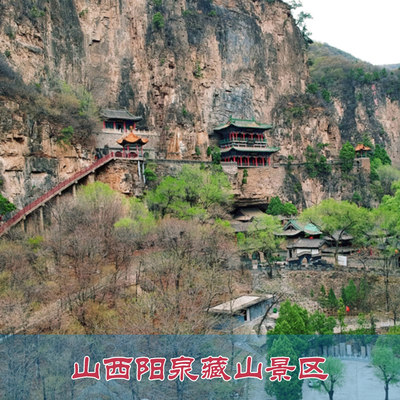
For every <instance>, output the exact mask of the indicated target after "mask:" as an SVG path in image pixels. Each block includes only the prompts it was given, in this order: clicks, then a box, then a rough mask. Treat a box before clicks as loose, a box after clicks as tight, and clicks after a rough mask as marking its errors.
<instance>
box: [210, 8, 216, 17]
mask: <svg viewBox="0 0 400 400" xmlns="http://www.w3.org/2000/svg"><path fill="white" fill-rule="evenodd" d="M208 16H209V17H216V16H217V12H216V11H215V10H211V11H210V12H209V13H208Z"/></svg>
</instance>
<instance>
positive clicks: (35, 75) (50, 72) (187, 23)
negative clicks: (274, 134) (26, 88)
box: [0, 0, 308, 158]
mask: <svg viewBox="0 0 400 400" xmlns="http://www.w3.org/2000/svg"><path fill="white" fill-rule="evenodd" d="M2 7H3V9H2V13H3V16H4V18H2V19H1V28H2V29H1V30H0V51H1V52H5V51H8V54H9V61H10V62H11V63H12V64H13V65H14V66H15V67H16V68H17V69H18V70H19V71H20V72H21V73H22V75H23V77H24V80H25V81H26V82H36V83H40V84H42V85H44V86H45V85H47V84H49V82H50V81H51V80H52V79H61V80H66V81H68V82H69V83H71V84H83V85H85V86H86V87H88V88H89V89H90V90H91V92H92V93H93V95H94V96H95V99H96V100H97V102H98V103H99V105H100V106H120V107H127V108H129V109H130V110H132V111H133V112H135V113H138V114H142V115H143V116H144V117H145V118H144V121H143V123H142V124H143V125H145V126H146V128H148V129H158V130H159V131H160V132H161V135H162V136H163V141H162V143H163V150H164V151H165V152H167V153H168V154H170V155H171V156H175V157H177V158H184V157H189V156H191V154H192V153H193V150H194V148H195V146H196V145H197V144H200V145H204V143H205V142H207V138H206V140H204V139H203V136H204V135H201V132H209V131H210V130H211V129H212V127H213V126H214V125H216V124H219V123H222V122H224V121H225V120H226V119H227V118H228V117H229V116H230V115H233V116H236V117H243V118H253V117H255V118H256V119H257V120H261V121H265V122H269V121H270V120H271V111H272V109H273V108H274V107H275V105H276V102H277V100H278V99H279V97H280V96H281V95H283V94H285V95H287V94H294V93H298V92H303V91H304V90H305V84H306V80H307V77H308V72H307V68H306V64H305V61H306V60H305V52H304V41H303V38H302V37H301V34H300V32H299V30H298V28H297V27H296V25H295V23H294V20H293V18H292V16H291V14H290V10H289V7H288V6H287V5H286V4H285V3H283V2H281V1H276V2H273V3H268V2H265V1H261V0H256V1H244V0H243V1H242V0H229V1H227V0H215V1H213V2H210V1H209V0H197V1H194V0H163V2H162V5H161V6H157V5H155V2H151V1H148V0H121V1H118V2H117V1H111V0H106V1H102V2H88V1H86V0H68V1H52V2H50V3H47V2H44V1H39V2H38V3H37V6H35V8H33V6H30V5H28V4H23V5H16V4H14V2H11V1H5V2H4V5H3V6H2ZM157 12H160V13H161V14H162V15H163V18H164V26H163V27H161V28H157V26H156V25H155V24H154V23H153V17H154V15H155V14H156V13H157ZM205 144H207V143H205Z"/></svg>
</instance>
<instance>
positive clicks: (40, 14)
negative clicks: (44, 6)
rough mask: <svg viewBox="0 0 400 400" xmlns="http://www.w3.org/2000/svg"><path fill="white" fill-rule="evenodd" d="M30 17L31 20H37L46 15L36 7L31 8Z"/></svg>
mask: <svg viewBox="0 0 400 400" xmlns="http://www.w3.org/2000/svg"><path fill="white" fill-rule="evenodd" d="M30 15H31V17H32V18H33V19H36V18H39V17H44V16H45V15H46V13H45V12H44V11H43V10H39V9H38V8H37V7H36V6H33V7H32V8H31V13H30Z"/></svg>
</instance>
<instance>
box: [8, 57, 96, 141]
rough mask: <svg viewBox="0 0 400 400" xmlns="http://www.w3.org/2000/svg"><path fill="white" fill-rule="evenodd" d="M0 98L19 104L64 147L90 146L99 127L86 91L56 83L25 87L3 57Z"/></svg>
mask: <svg viewBox="0 0 400 400" xmlns="http://www.w3.org/2000/svg"><path fill="white" fill-rule="evenodd" d="M0 96H1V97H5V98H6V99H8V100H15V101H17V102H18V103H19V104H20V107H21V109H22V110H23V111H25V112H26V113H27V115H28V116H29V118H30V119H31V120H32V122H33V124H36V125H43V126H45V127H46V128H47V129H48V130H49V133H50V134H49V136H50V137H54V138H55V139H56V140H57V141H62V142H64V143H68V144H82V145H88V144H89V143H90V141H91V138H92V136H93V134H94V133H95V131H96V128H97V125H98V123H99V118H98V109H97V106H96V105H95V102H94V100H93V98H92V96H91V94H90V93H89V92H88V91H87V90H86V89H84V88H83V87H77V88H72V87H71V86H69V85H68V84H66V83H65V82H62V81H60V80H57V79H53V80H52V81H51V83H50V85H49V86H48V87H42V86H41V85H40V84H29V85H28V84H25V83H24V81H23V80H22V77H21V76H20V75H19V74H18V73H16V72H15V71H14V70H13V69H12V67H11V66H10V64H9V63H8V61H7V59H6V57H5V56H4V55H3V54H0ZM0 139H1V138H0Z"/></svg>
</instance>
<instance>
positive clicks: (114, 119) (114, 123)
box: [101, 109, 142, 133]
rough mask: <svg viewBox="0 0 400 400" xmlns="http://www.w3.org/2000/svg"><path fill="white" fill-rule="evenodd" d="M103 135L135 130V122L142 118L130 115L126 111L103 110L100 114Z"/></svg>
mask: <svg viewBox="0 0 400 400" xmlns="http://www.w3.org/2000/svg"><path fill="white" fill-rule="evenodd" d="M101 119H102V121H103V132H104V133H116V132H118V133H121V132H128V131H129V130H130V129H131V128H132V129H136V122H138V121H140V120H141V119H142V117H140V116H136V115H133V114H131V113H130V112H129V111H127V110H110V109H104V110H103V111H102V113H101Z"/></svg>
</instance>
